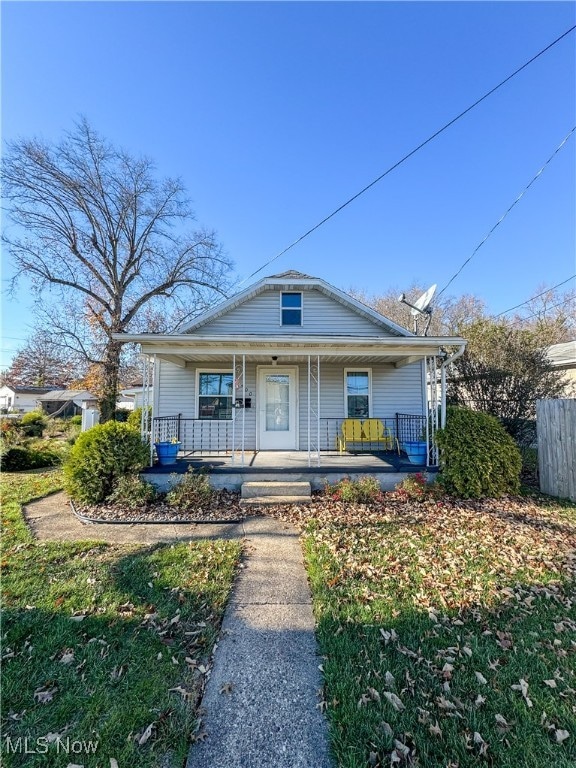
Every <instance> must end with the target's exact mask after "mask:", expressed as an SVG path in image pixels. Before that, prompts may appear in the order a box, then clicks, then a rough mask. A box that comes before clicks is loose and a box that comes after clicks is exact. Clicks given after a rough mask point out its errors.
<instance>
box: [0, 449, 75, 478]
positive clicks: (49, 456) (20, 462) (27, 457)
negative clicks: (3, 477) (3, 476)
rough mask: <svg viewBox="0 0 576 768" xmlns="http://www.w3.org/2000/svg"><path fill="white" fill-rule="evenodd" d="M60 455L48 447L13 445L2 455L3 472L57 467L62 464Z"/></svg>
mask: <svg viewBox="0 0 576 768" xmlns="http://www.w3.org/2000/svg"><path fill="white" fill-rule="evenodd" d="M60 461H61V459H60V456H59V455H58V454H57V453H56V452H55V451H50V450H48V449H41V450H38V449H35V448H25V447H23V446H21V447H13V448H9V449H8V450H7V451H6V452H5V453H4V454H3V455H2V471H3V472H23V471H24V470H26V469H39V468H40V467H55V466H56V465H58V464H60Z"/></svg>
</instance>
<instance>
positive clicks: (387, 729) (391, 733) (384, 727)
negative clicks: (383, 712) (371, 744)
mask: <svg viewBox="0 0 576 768" xmlns="http://www.w3.org/2000/svg"><path fill="white" fill-rule="evenodd" d="M382 730H383V731H384V733H385V734H386V736H394V731H393V730H392V727H391V725H390V723H387V722H386V721H385V720H383V721H382Z"/></svg>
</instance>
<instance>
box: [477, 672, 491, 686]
mask: <svg viewBox="0 0 576 768" xmlns="http://www.w3.org/2000/svg"><path fill="white" fill-rule="evenodd" d="M474 674H475V675H476V680H478V682H479V683H480V685H486V684H487V682H488V680H486V678H485V677H484V675H483V674H482V672H474Z"/></svg>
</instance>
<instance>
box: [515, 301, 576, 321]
mask: <svg viewBox="0 0 576 768" xmlns="http://www.w3.org/2000/svg"><path fill="white" fill-rule="evenodd" d="M570 301H576V297H575V296H570V298H569V299H564V301H559V302H558V304H552V306H551V307H546V309H543V310H541V311H540V312H533V313H532V314H531V315H526V317H521V318H519V319H518V320H514V322H513V323H510V325H518V323H523V322H525V321H526V320H530V318H531V317H537V316H538V315H541V314H546V312H549V311H550V310H551V309H556V308H557V307H561V306H563V305H564V304H568V302H570Z"/></svg>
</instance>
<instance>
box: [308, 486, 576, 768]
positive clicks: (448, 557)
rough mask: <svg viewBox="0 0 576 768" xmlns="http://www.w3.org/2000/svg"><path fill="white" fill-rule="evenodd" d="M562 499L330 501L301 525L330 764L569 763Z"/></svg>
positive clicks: (516, 767) (571, 654) (572, 749)
mask: <svg viewBox="0 0 576 768" xmlns="http://www.w3.org/2000/svg"><path fill="white" fill-rule="evenodd" d="M575 543H576V508H575V506H574V505H569V504H559V503H558V504H556V503H554V502H553V501H550V500H548V501H541V500H537V499H532V498H527V499H517V500H502V501H492V502H462V503H459V504H456V503H450V502H443V503H442V502H441V503H440V504H439V503H438V502H436V501H428V502H426V503H425V504H418V503H409V504H402V503H399V502H393V501H384V502H383V504H381V505H380V506H379V507H373V508H372V510H371V512H370V514H367V511H366V510H365V509H361V508H357V507H354V506H352V505H348V506H347V505H345V504H340V505H337V507H336V508H334V509H332V510H331V511H330V512H324V511H322V510H320V512H319V513H318V514H317V519H316V520H312V521H310V522H309V523H308V525H307V528H306V534H305V547H306V553H307V554H306V556H307V561H308V569H309V575H310V578H311V584H312V589H313V597H314V605H315V612H316V618H317V623H318V639H319V643H320V648H321V653H322V655H323V656H324V660H323V669H324V676H325V691H324V697H325V701H324V704H323V706H324V708H325V710H326V713H327V716H328V719H329V723H330V729H331V735H332V744H333V749H334V753H335V756H336V761H337V765H338V766H339V767H340V768H353V767H354V768H360V767H362V768H364V767H365V766H390V765H392V766H394V765H398V766H400V768H402V767H403V766H410V765H414V766H416V765H419V766H422V767H423V768H424V767H425V768H435V767H436V766H437V767H438V768H440V767H442V768H457V767H458V768H466V767H468V766H483V765H488V766H495V767H496V766H502V768H504V767H506V768H520V767H522V768H544V767H546V768H547V767H548V766H554V768H568V767H569V766H570V767H571V768H573V766H574V765H575V764H576V690H575V689H576V632H575V630H576V591H575V589H574V569H575V566H576V561H575V559H574V546H575Z"/></svg>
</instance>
